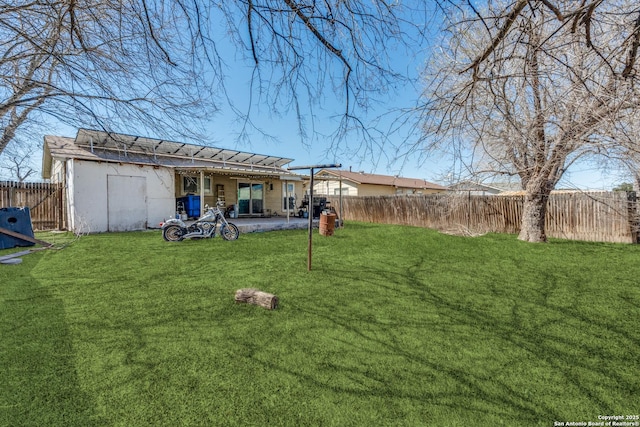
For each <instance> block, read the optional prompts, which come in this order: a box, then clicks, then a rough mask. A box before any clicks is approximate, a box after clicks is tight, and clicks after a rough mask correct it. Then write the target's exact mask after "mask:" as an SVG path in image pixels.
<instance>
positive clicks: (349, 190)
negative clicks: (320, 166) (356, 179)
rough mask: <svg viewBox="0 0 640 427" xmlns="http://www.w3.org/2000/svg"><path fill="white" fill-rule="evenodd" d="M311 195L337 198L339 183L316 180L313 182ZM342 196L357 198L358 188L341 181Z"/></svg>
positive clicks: (349, 182)
mask: <svg viewBox="0 0 640 427" xmlns="http://www.w3.org/2000/svg"><path fill="white" fill-rule="evenodd" d="M313 193H314V194H318V195H326V196H338V195H339V194H340V181H333V180H331V181H322V180H321V179H320V178H317V181H315V180H314V182H313ZM342 195H343V196H358V195H359V194H358V186H357V185H356V184H354V183H353V182H351V181H346V180H345V181H342Z"/></svg>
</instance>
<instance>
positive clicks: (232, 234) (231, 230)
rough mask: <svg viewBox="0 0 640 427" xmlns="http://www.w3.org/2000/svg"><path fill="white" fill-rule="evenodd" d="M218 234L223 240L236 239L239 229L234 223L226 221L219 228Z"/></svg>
mask: <svg viewBox="0 0 640 427" xmlns="http://www.w3.org/2000/svg"><path fill="white" fill-rule="evenodd" d="M220 235H221V236H222V238H223V239H224V240H236V239H237V238H238V236H239V235H240V230H238V227H236V225H235V224H232V223H230V222H228V223H226V224H223V225H222V227H221V228H220Z"/></svg>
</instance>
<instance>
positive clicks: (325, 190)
mask: <svg viewBox="0 0 640 427" xmlns="http://www.w3.org/2000/svg"><path fill="white" fill-rule="evenodd" d="M446 190H447V188H446V187H443V186H441V185H438V184H434V183H432V182H429V181H425V180H424V179H416V178H403V177H398V176H390V175H376V174H371V173H364V172H351V171H344V170H334V169H322V170H320V171H318V172H317V173H316V174H315V175H314V185H313V192H314V194H317V195H329V196H334V195H339V194H341V193H342V195H343V196H384V195H394V194H398V195H400V194H432V193H440V192H443V191H446Z"/></svg>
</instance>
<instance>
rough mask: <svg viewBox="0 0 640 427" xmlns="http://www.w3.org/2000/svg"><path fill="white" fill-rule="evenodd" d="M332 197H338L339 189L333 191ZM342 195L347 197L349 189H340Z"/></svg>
mask: <svg viewBox="0 0 640 427" xmlns="http://www.w3.org/2000/svg"><path fill="white" fill-rule="evenodd" d="M333 195H334V196H339V195H340V187H338V188H334V189H333ZM342 195H343V196H348V195H349V187H342Z"/></svg>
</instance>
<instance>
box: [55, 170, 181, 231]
mask: <svg viewBox="0 0 640 427" xmlns="http://www.w3.org/2000/svg"><path fill="white" fill-rule="evenodd" d="M108 175H120V176H132V177H142V178H145V179H146V199H147V200H146V205H147V218H145V222H146V224H147V226H148V227H157V226H158V225H159V223H160V222H162V221H164V220H165V219H167V218H170V217H172V216H173V215H175V196H174V194H173V190H174V188H175V178H174V174H173V171H172V170H170V169H167V168H154V167H152V166H138V165H131V164H117V163H99V162H90V161H82V160H73V161H70V164H69V167H68V177H69V179H68V181H67V182H68V186H69V205H70V206H69V215H70V224H71V228H72V229H73V230H74V231H75V232H82V233H84V232H90V233H94V232H104V231H108V229H109V218H108V200H107V176H108ZM122 191H126V189H124V188H123V189H122Z"/></svg>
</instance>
